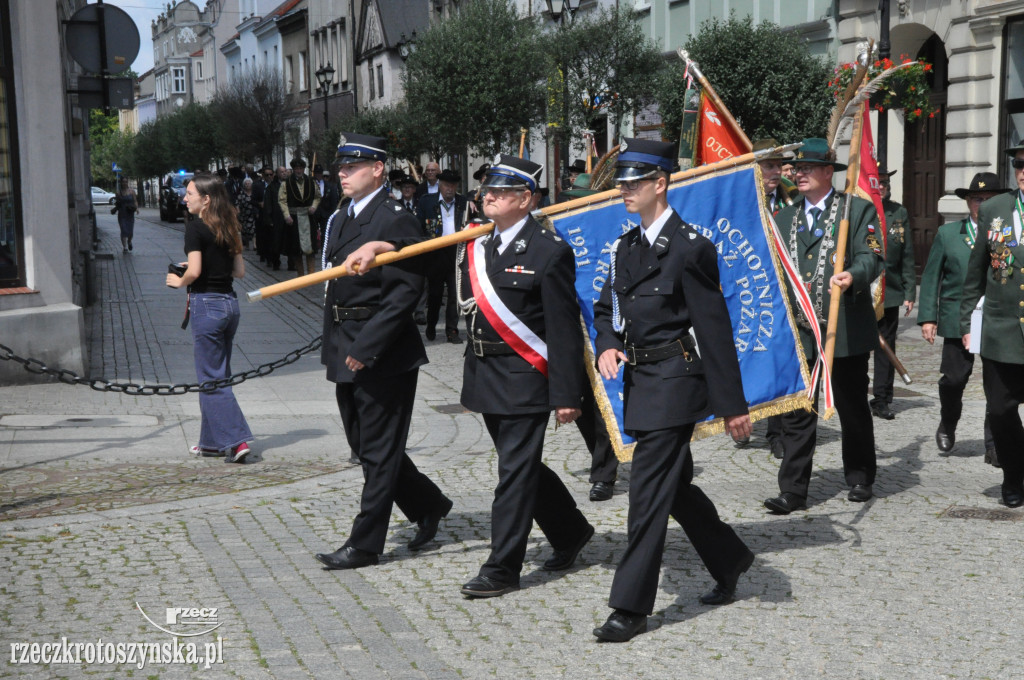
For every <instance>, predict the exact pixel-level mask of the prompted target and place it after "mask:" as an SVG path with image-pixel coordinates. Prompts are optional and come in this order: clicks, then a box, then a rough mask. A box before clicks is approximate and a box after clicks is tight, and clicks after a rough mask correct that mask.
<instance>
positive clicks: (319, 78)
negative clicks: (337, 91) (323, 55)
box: [316, 62, 334, 132]
mask: <svg viewBox="0 0 1024 680" xmlns="http://www.w3.org/2000/svg"><path fill="white" fill-rule="evenodd" d="M316 82H317V83H319V84H320V91H321V92H323V94H324V132H327V94H328V93H329V92H330V89H331V83H332V82H334V67H333V66H331V62H327V66H320V68H318V69H317V70H316Z"/></svg>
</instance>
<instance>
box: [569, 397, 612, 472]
mask: <svg viewBox="0 0 1024 680" xmlns="http://www.w3.org/2000/svg"><path fill="white" fill-rule="evenodd" d="M580 409H581V411H582V414H581V415H580V417H579V418H577V419H576V427H578V428H579V430H580V434H581V435H583V442H584V443H585V444H586V445H587V451H590V483H591V484H594V483H595V482H614V481H615V478H616V476H617V475H618V471H619V459H618V458H616V457H615V449H613V448H612V440H611V438H610V437H609V436H608V428H607V427H606V426H605V424H604V419H603V418H602V417H601V411H600V409H599V408H598V406H597V400H596V399H595V398H594V389H593V387H591V386H590V385H587V388H586V389H585V390H584V391H583V404H582V406H581V407H580Z"/></svg>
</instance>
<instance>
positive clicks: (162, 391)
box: [0, 335, 323, 397]
mask: <svg viewBox="0 0 1024 680" xmlns="http://www.w3.org/2000/svg"><path fill="white" fill-rule="evenodd" d="M322 342H323V336H322V335H321V336H318V337H316V338H315V339H313V340H312V341H311V342H310V343H309V344H308V345H306V346H305V347H301V348H299V349H296V350H293V351H291V352H289V353H288V354H285V355H284V356H283V357H281V358H280V359H277V360H276V361H271V362H269V363H266V364H262V365H260V366H257V367H256V368H253V369H250V370H248V371H245V372H244V373H236V374H235V375H231V376H228V377H227V378H221V379H219V380H207V381H206V382H202V383H177V384H174V385H138V384H136V383H119V382H110V381H109V380H105V379H103V378H83V377H81V376H80V375H78V374H77V373H75V372H74V371H69V370H67V369H63V368H50V367H49V366H47V365H46V364H44V363H43V362H41V361H39V360H38V359H31V358H29V359H26V358H24V357H20V356H18V355H16V354H15V353H14V350H12V349H11V348H10V347H8V346H6V345H3V344H0V360H2V361H13V362H15V363H19V364H21V365H22V366H23V367H24V368H25V370H26V371H28V372H29V373H36V374H39V375H44V374H45V375H50V376H53V377H54V378H56V379H57V380H59V381H60V382H62V383H64V384H66V385H88V386H89V387H91V388H92V389H94V390H96V391H97V392H120V393H121V394H127V395H128V396H131V397H148V396H157V397H171V396H177V395H179V394H187V393H189V392H213V391H214V390H218V389H220V388H222V387H230V386H233V385H238V384H239V383H243V382H245V381H246V380H248V379H249V378H259V377H263V376H265V375H270V374H271V373H273V372H274V371H275V370H277V369H278V368H281V367H282V366H287V365H288V364H293V363H295V362H296V361H298V360H299V359H300V358H301V357H302V356H303V355H304V354H309V353H310V352H315V351H316V350H318V349H320V345H321V344H322Z"/></svg>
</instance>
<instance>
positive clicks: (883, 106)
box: [828, 55, 938, 123]
mask: <svg viewBox="0 0 1024 680" xmlns="http://www.w3.org/2000/svg"><path fill="white" fill-rule="evenodd" d="M900 59H901V61H900V63H901V64H911V65H910V66H907V67H905V68H902V69H900V70H898V71H895V72H894V73H892V74H890V75H889V76H888V77H887V78H886V79H885V81H883V82H882V84H881V87H879V88H878V90H877V91H876V92H875V93H874V94H872V95H871V98H870V99H869V100H868V101H869V102H870V105H871V107H872V108H874V109H875V110H876V111H879V112H882V111H889V110H890V109H902V110H903V111H904V115H905V116H906V120H907V122H908V123H912V122H914V121H916V120H918V119H920V118H924V117H927V118H934V117H935V114H936V113H937V112H938V109H936V108H935V107H933V106H932V105H931V103H930V101H929V93H930V92H931V88H930V87H929V85H928V74H929V73H930V72H931V70H932V65H931V64H929V63H927V62H925V61H920V60H919V61H912V60H911V59H910V58H909V57H908V56H907V55H902V56H901V57H900ZM895 65H896V64H895V62H893V61H892V60H891V59H888V58H886V59H876V60H875V61H874V62H872V64H871V65H870V66H869V67H868V75H867V78H866V79H865V81H864V82H865V84H866V83H869V82H871V80H872V79H873V78H875V77H876V76H878V75H880V74H881V73H882V72H884V71H886V70H888V69H890V68H892V67H893V66H895ZM856 67H857V65H856V64H841V65H840V66H838V67H836V68H835V69H834V70H833V73H834V76H833V78H832V80H830V81H829V84H828V86H829V91H830V92H831V94H832V96H833V97H834V98H836V99H838V98H839V97H840V96H842V93H843V92H844V91H845V90H846V88H847V86H848V85H849V84H850V81H851V80H852V79H853V75H854V72H855V71H856Z"/></svg>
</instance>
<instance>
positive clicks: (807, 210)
mask: <svg viewBox="0 0 1024 680" xmlns="http://www.w3.org/2000/svg"><path fill="white" fill-rule="evenodd" d="M834 191H835V189H829V190H828V193H827V194H825V195H824V196H823V197H822V199H821V200H820V201H818V202H817V203H814V204H812V203H811V201H810V200H809V199H807V198H806V197H805V198H804V212H805V213H807V215H810V214H811V208H817V209H818V210H820V211H821V212H822V214H824V212H825V203H827V202H828V197H829V196H831V195H832V193H833V192H834ZM808 221H809V220H808Z"/></svg>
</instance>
